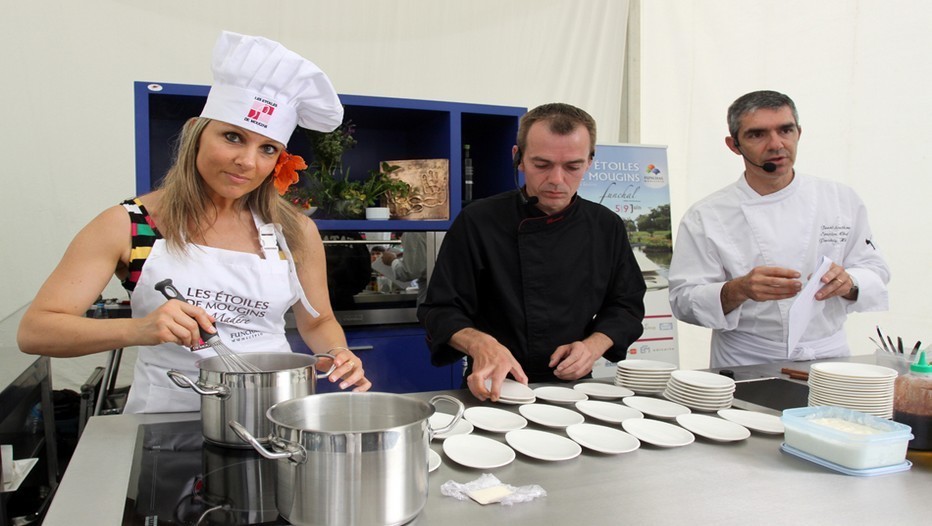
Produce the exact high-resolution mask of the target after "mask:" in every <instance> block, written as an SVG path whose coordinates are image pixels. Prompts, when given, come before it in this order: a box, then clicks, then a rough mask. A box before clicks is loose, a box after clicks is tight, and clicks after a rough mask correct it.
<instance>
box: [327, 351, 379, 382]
mask: <svg viewBox="0 0 932 526" xmlns="http://www.w3.org/2000/svg"><path fill="white" fill-rule="evenodd" d="M335 351H336V354H334V353H333V351H331V354H333V355H334V360H333V361H334V363H335V364H336V366H337V367H336V369H334V370H333V372H332V373H330V377H329V380H330V382H331V383H336V382H338V381H340V379H342V380H343V381H342V382H340V389H347V388H349V387H351V386H356V387H355V388H354V389H353V391H356V392H360V393H361V392H363V391H368V390H369V389H370V388H371V387H372V382H370V381H369V379H368V378H366V372H365V370H364V369H363V367H362V360H360V359H359V358H358V357H357V356H356V355H355V354H353V351H351V350H349V349H346V348H343V349H340V350H335Z"/></svg>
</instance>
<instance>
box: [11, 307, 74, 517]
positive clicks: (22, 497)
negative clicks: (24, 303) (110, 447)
mask: <svg viewBox="0 0 932 526" xmlns="http://www.w3.org/2000/svg"><path fill="white" fill-rule="evenodd" d="M24 311H25V308H23V309H19V310H17V311H16V312H14V313H13V314H11V315H10V316H8V317H7V318H5V319H3V320H0V357H2V358H0V360H2V364H3V367H0V444H9V445H12V446H13V458H14V460H15V461H16V462H17V463H18V464H20V467H21V468H23V470H24V471H25V466H29V465H32V467H31V469H30V470H29V472H28V474H26V475H24V476H20V477H17V480H16V483H17V484H18V485H19V486H18V488H17V489H15V490H12V491H7V492H4V493H0V526H6V525H7V524H10V523H11V520H12V519H13V518H14V517H18V516H31V515H33V514H34V513H37V512H39V513H41V510H42V509H43V508H44V507H46V506H47V505H48V502H47V500H48V498H49V495H51V494H54V492H55V488H56V486H57V485H58V478H59V468H58V445H57V437H56V433H55V418H54V410H53V409H52V378H51V359H50V358H48V357H46V356H31V355H28V354H23V353H21V352H19V348H18V347H17V346H16V329H17V327H18V326H19V320H20V319H21V318H22V315H23V312H24ZM27 459H35V460H27Z"/></svg>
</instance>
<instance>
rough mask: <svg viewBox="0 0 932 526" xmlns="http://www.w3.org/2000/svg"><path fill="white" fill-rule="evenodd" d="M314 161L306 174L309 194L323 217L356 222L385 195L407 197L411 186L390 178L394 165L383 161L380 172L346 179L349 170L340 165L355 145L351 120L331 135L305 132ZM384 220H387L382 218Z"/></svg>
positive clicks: (394, 168) (354, 128)
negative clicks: (361, 177)
mask: <svg viewBox="0 0 932 526" xmlns="http://www.w3.org/2000/svg"><path fill="white" fill-rule="evenodd" d="M306 131H307V134H308V138H309V139H310V141H311V149H312V150H313V153H314V159H313V161H312V162H311V164H310V168H309V170H308V171H307V172H305V175H306V178H307V181H308V186H307V189H308V192H309V194H310V195H313V196H315V197H316V200H317V203H318V205H319V206H320V207H321V212H323V213H324V214H325V215H326V217H329V218H332V219H359V218H362V217H363V216H364V214H365V210H366V208H367V207H374V206H375V205H376V203H378V202H379V200H380V199H382V198H383V197H384V196H386V194H387V193H391V194H392V195H404V196H407V195H408V194H409V193H410V191H411V187H410V186H409V185H408V184H407V183H405V182H404V181H398V180H395V179H392V178H391V177H390V174H391V173H392V172H394V171H396V170H397V169H398V167H397V166H392V165H389V164H388V163H385V162H383V163H382V165H381V170H370V171H369V176H368V177H367V178H366V179H364V180H362V181H358V180H352V179H350V178H349V168H348V167H344V166H343V154H344V153H345V152H346V151H348V150H350V149H352V148H353V147H355V146H356V139H355V138H354V137H353V133H354V132H355V131H356V127H355V125H353V124H352V121H346V122H344V123H343V124H341V125H340V126H339V127H337V129H335V130H333V131H332V132H318V131H312V130H306ZM384 218H387V216H385V217H384Z"/></svg>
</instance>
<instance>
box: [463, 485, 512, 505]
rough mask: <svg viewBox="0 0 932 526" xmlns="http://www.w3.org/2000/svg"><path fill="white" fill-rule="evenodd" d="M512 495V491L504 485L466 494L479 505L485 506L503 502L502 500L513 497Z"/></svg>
mask: <svg viewBox="0 0 932 526" xmlns="http://www.w3.org/2000/svg"><path fill="white" fill-rule="evenodd" d="M511 493H512V491H511V490H510V489H508V487H507V486H505V485H503V484H500V485H498V486H491V487H488V488H483V489H477V490H473V491H467V492H466V494H467V495H469V498H471V499H472V500H474V501H476V502H478V503H479V504H482V505H483V506H484V505H486V504H492V503H493V502H501V501H502V499H504V498H505V497H507V496H508V495H511Z"/></svg>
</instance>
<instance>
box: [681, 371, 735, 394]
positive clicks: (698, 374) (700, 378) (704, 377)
mask: <svg viewBox="0 0 932 526" xmlns="http://www.w3.org/2000/svg"><path fill="white" fill-rule="evenodd" d="M670 377H671V378H673V379H674V380H676V381H677V382H679V383H681V384H683V385H688V386H690V387H694V388H697V389H698V390H701V391H714V392H720V391H727V392H732V391H734V390H735V381H734V380H733V379H731V378H728V377H727V376H722V375H720V374H715V373H707V372H705V371H683V370H680V371H673V372H672V373H670Z"/></svg>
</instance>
